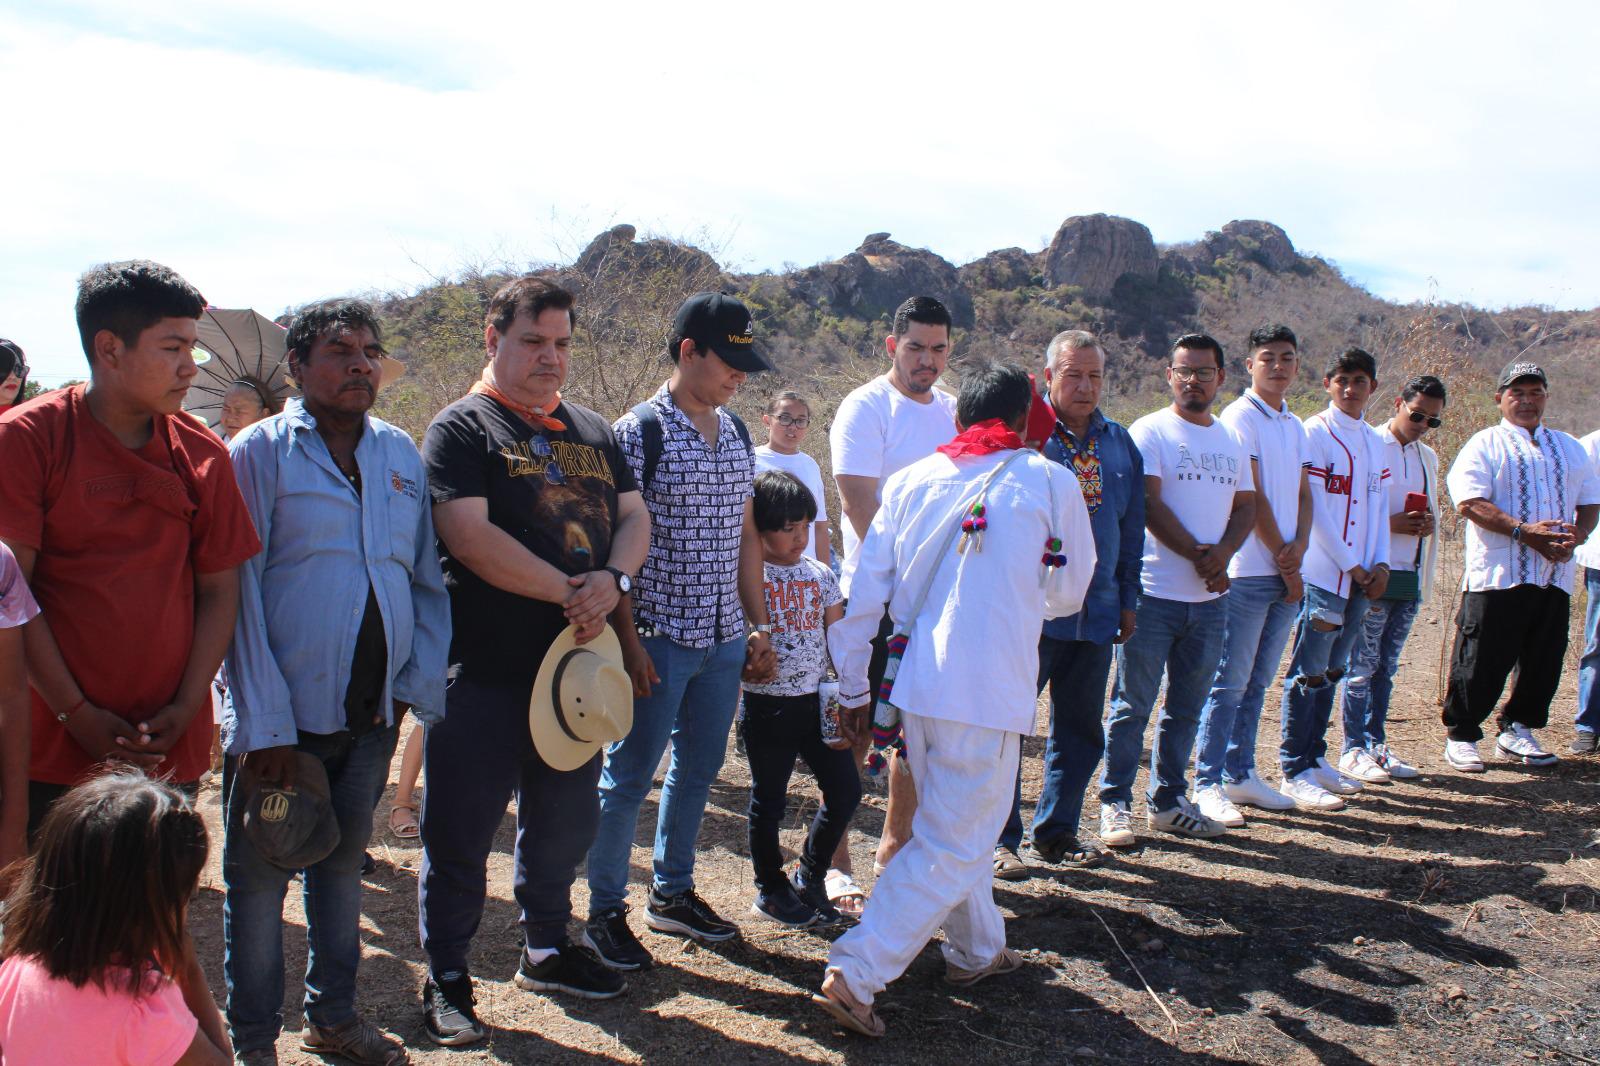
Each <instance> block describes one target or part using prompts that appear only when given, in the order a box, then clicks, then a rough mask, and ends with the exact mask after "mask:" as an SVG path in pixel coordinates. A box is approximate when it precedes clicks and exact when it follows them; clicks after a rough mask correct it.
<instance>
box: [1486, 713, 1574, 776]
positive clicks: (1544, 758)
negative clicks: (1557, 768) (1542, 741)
mask: <svg viewBox="0 0 1600 1066" xmlns="http://www.w3.org/2000/svg"><path fill="white" fill-rule="evenodd" d="M1494 746H1495V749H1496V750H1497V751H1499V752H1500V754H1501V755H1502V756H1504V757H1505V758H1507V759H1510V760H1511V761H1512V762H1520V763H1522V764H1523V765H1524V766H1554V765H1555V764H1556V763H1558V762H1560V761H1561V760H1560V759H1558V758H1556V757H1555V756H1554V755H1552V754H1550V753H1549V752H1548V751H1545V750H1544V748H1542V747H1541V746H1540V745H1539V741H1538V739H1537V738H1535V737H1534V735H1533V731H1532V730H1530V729H1529V728H1528V727H1527V726H1525V725H1523V724H1522V723H1521V722H1513V723H1511V728H1509V729H1507V730H1506V731H1505V732H1504V733H1501V734H1500V736H1499V738H1498V739H1496V740H1495V742H1494Z"/></svg>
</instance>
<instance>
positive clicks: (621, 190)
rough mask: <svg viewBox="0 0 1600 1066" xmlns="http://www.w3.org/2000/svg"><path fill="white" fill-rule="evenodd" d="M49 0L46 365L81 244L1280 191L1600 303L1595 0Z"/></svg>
mask: <svg viewBox="0 0 1600 1066" xmlns="http://www.w3.org/2000/svg"><path fill="white" fill-rule="evenodd" d="M54 11H55V12H56V13H54V14H51V15H49V16H44V15H34V16H31V17H27V16H22V15H20V14H16V13H11V14H4V13H0V93H3V94H4V96H5V98H6V99H7V100H8V118H7V142H8V156H9V161H8V165H7V167H6V168H5V172H4V173H3V174H0V205H3V206H0V220H3V225H0V229H3V231H4V233H5V237H6V250H7V253H8V254H7V256H6V257H5V261H4V262H3V263H0V334H4V335H9V336H12V337H15V338H16V339H18V340H19V341H21V342H22V343H23V344H24V346H25V347H27V348H28V350H29V353H30V358H31V359H32V361H33V362H34V363H35V365H36V366H37V367H38V368H39V370H40V371H41V372H42V373H43V374H45V375H48V376H56V377H59V376H65V375H69V374H77V373H80V372H81V366H82V363H81V355H80V354H78V352H77V348H76V336H75V331H74V330H73V327H72V321H71V303H72V291H73V279H74V277H75V276H76V274H77V273H78V272H79V271H81V270H82V269H83V268H84V267H86V266H88V265H89V264H91V263H93V262H97V261H101V260H105V259H111V258H120V257H128V256H147V257H150V258H155V259H159V260H161V261H164V262H168V263H170V264H171V265H173V266H175V267H177V268H178V269H179V270H181V271H183V272H184V273H185V274H186V275H188V276H189V277H190V278H192V279H193V280H194V281H195V282H196V283H197V284H198V285H199V286H200V287H201V289H202V290H203V291H204V292H205V293H206V294H207V296H208V297H209V298H210V299H211V300H212V301H213V302H215V303H218V304H221V305H228V306H239V305H253V306H256V307H258V308H261V309H262V310H265V311H268V312H276V311H279V310H281V309H282V308H283V307H284V306H286V305H290V304H296V303H300V302H303V301H305V300H307V299H311V298H315V297H317V296H322V295H327V294H330V293H336V292H346V291H353V290H366V289H373V288H380V289H382V288H395V287H405V286H412V285H416V284H419V283H421V282H423V281H424V280H426V278H427V276H428V272H429V271H433V272H444V271H448V270H450V269H452V268H454V267H455V266H457V265H458V264H459V263H460V262H462V261H464V260H467V259H472V258H481V257H490V258H510V259H513V260H518V261H522V260H528V259H542V258H550V257H556V256H559V255H561V254H563V253H565V254H570V253H571V252H573V251H575V250H576V247H577V246H580V245H581V244H582V242H583V241H584V240H586V239H587V238H588V236H589V235H591V234H592V233H594V232H596V231H598V230H599V229H601V228H603V227H604V226H606V225H609V224H611V223H612V222H615V221H629V222H634V223H636V224H638V225H640V226H641V228H644V229H656V230H661V231H666V232H671V233H690V232H698V231H701V230H707V231H709V232H710V233H711V234H713V242H714V243H716V244H720V245H721V248H720V252H721V254H722V256H723V257H724V258H725V259H726V260H729V261H731V262H732V263H734V264H736V265H738V266H739V267H741V268H745V269H762V268H777V267H779V266H781V265H782V264H783V263H785V262H797V263H802V264H803V263H810V262H815V261H817V260H820V259H825V258H832V257H834V256H837V255H840V254H843V253H844V252H846V251H848V250H849V249H850V248H852V247H854V246H855V244H856V243H857V242H858V241H859V239H860V238H861V237H862V236H863V235H864V234H866V233H868V232H871V231H875V230H889V231H891V232H893V233H894V234H895V236H896V237H897V238H899V239H900V240H903V241H905V242H907V243H910V244H916V245H925V246H928V247H931V248H933V249H934V250H936V251H938V252H940V253H941V254H943V255H945V256H946V257H948V258H950V259H952V260H955V261H957V262H960V261H964V260H966V259H970V258H972V257H975V256H977V255H981V254H983V253H984V252H986V251H989V250H990V249H993V248H997V247H1003V246H1007V245H1016V244H1020V245H1022V246H1024V247H1029V248H1036V247H1038V246H1039V245H1040V243H1041V242H1042V241H1043V240H1047V239H1048V237H1049V235H1050V233H1052V232H1053V231H1054V229H1055V228H1056V226H1057V225H1059V224H1060V222H1061V220H1062V219H1063V218H1065V217H1066V216H1068V215H1072V214H1082V213H1089V212H1094V211H1108V212H1112V213H1117V214H1124V215H1128V216H1130V217H1133V218H1137V219H1139V220H1140V221H1143V222H1145V223H1146V224H1147V225H1149V226H1150V227H1151V229H1152V230H1153V232H1154V233H1155V235H1156V238H1157V239H1158V240H1163V241H1177V240H1188V239H1193V238H1195V237H1198V236H1199V235H1200V234H1201V233H1203V232H1204V231H1205V230H1206V229H1211V228H1216V227H1218V226H1220V225H1221V224H1223V223H1224V222H1226V221H1228V220H1229V219H1232V218H1266V219H1270V220H1272V221H1274V222H1277V223H1279V224H1280V225H1282V226H1284V227H1285V229H1287V230H1288V232H1289V234H1290V236H1291V237H1292V238H1293V239H1294V240H1295V241H1296V243H1297V245H1298V246H1300V247H1301V248H1303V249H1306V250H1310V251H1315V252H1318V253H1321V254H1324V255H1327V256H1329V257H1330V258H1333V259H1335V260H1337V261H1339V262H1341V263H1342V264H1344V265H1345V266H1347V267H1350V268H1352V269H1353V271H1354V272H1356V273H1357V276H1358V277H1361V276H1365V277H1367V278H1368V279H1369V280H1370V283H1371V284H1373V286H1374V288H1375V289H1376V290H1377V291H1379V292H1380V293H1382V294H1383V295H1387V296H1393V297H1397V298H1402V299H1411V298H1417V297H1420V296H1422V295H1424V294H1425V292H1426V286H1427V284H1428V281H1427V279H1429V278H1436V279H1437V281H1438V284H1439V288H1440V292H1441V294H1442V295H1444V296H1446V297H1467V298H1471V299H1473V300H1475V301H1477V302H1480V303H1484V304H1490V305H1499V304H1507V303H1522V302H1529V301H1533V302H1545V303H1556V304H1562V305H1568V306H1590V305H1594V304H1597V303H1600V266H1597V265H1595V263H1594V262H1593V257H1592V254H1591V252H1590V249H1592V248H1593V247H1594V246H1595V244H1596V243H1597V239H1600V221H1596V220H1595V218H1594V214H1593V211H1592V192H1591V191H1590V190H1591V188H1592V185H1593V175H1594V174H1596V173H1600V148H1597V147H1596V146H1595V144H1594V143H1593V139H1592V138H1590V137H1588V130H1589V128H1590V126H1591V125H1592V116H1591V115H1590V114H1588V109H1589V107H1590V105H1591V104H1592V101H1593V100H1595V99H1597V98H1600V92H1597V89H1600V68H1597V67H1596V66H1595V65H1594V64H1593V63H1592V62H1591V61H1590V58H1591V56H1592V55H1593V54H1594V53H1595V52H1596V50H1597V47H1596V46H1597V45H1600V40H1597V23H1596V19H1595V17H1594V16H1593V15H1592V14H1591V13H1590V9H1589V8H1588V7H1586V6H1582V5H1579V4H1569V5H1540V6H1538V7H1534V8H1531V9H1529V10H1525V11H1518V12H1515V13H1508V12H1507V10H1506V9H1505V8H1504V7H1503V5H1501V6H1492V5H1489V4H1483V3H1474V4H1460V5H1454V6H1451V7H1448V8H1445V7H1437V6H1433V5H1428V6H1422V5H1417V6H1407V5H1394V4H1379V3H1365V4H1351V5H1341V6H1339V7H1337V8H1326V9H1306V10H1304V11H1302V10H1300V9H1291V8H1285V7H1284V6H1283V5H1270V4H1244V5H1239V4H1234V5H1226V6H1223V7H1217V6H1212V7H1210V8H1198V7H1196V6H1194V5H1185V4H1176V3H1171V4H1146V5H1139V6H1137V7H1132V8H1129V7H1121V8H1112V7H1110V6H1095V7H1089V6H1086V5H1053V6H1051V7H1049V8H1043V7H1041V8H1040V9H1039V10H1037V11H1023V10H1021V9H1019V8H1015V7H1013V8H1006V7H1001V6H995V7H992V8H990V9H984V10H978V11H975V10H974V9H973V8H972V7H971V5H955V4H915V5H913V4H908V3H895V4H878V5H872V4H861V3H855V4H843V3H837V2H834V3H827V2H824V3H817V4H813V5H811V6H809V7H807V8H804V9H794V8H768V7H762V6H760V5H739V6H733V5H727V6H725V7H721V8H717V7H713V6H709V5H695V6H693V7H692V8H690V7H682V6H678V7H674V6H668V5H660V4H646V3H635V2H629V3H615V4H608V5H604V6H594V5H587V6H578V5H571V6H569V7H567V8H564V9H560V10H551V9H549V8H547V7H546V6H544V5H540V6H537V7H534V6H530V7H528V8H525V9H524V8H515V9H508V8H507V6H506V5H502V4H495V3H489V2H487V0H458V2H456V3H452V4H447V5H437V4H434V5H423V4H411V5H392V4H386V5H380V4H376V3H370V2H361V3H351V4H343V3H341V4H327V3H325V2H310V0H288V2H283V3H277V4H274V5H272V6H270V7H269V6H266V5H263V4H259V3H251V2H244V0H213V2H208V3H203V4H202V3H199V2H198V0H185V2H182V3H173V4H166V5H156V6H154V7H152V6H151V5H143V6H140V7H136V8H130V7H128V6H127V5H124V4H111V3H107V2H101V0H92V2H88V3H78V4H74V5H72V6H70V7H67V8H56V9H54ZM62 11H65V12H66V13H65V14H62V13H61V12H62ZM1512 17H1515V18H1516V19H1517V21H1507V20H1508V19H1509V18H1512ZM1352 264H1371V266H1370V267H1369V268H1368V271H1367V272H1366V274H1365V275H1363V274H1362V273H1361V272H1360V270H1359V269H1357V268H1354V267H1352Z"/></svg>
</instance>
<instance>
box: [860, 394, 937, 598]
mask: <svg viewBox="0 0 1600 1066" xmlns="http://www.w3.org/2000/svg"><path fill="white" fill-rule="evenodd" d="M929 395H931V396H932V397H933V399H932V401H931V402H929V403H918V402H917V401H915V400H913V399H911V398H910V397H909V396H906V395H905V394H904V393H902V392H901V391H900V390H899V389H897V388H895V387H894V384H893V382H891V381H890V380H889V378H888V376H887V375H882V376H879V377H875V378H873V379H872V380H871V381H869V382H867V383H866V384H865V385H862V386H861V387H860V388H858V389H856V390H855V391H854V392H852V393H850V395H848V396H846V397H845V398H844V402H843V403H841V404H839V410H838V411H836V412H835V413H834V416H833V425H832V426H830V427H829V429H828V442H829V444H830V445H831V446H832V449H833V476H834V477H838V476H839V475H841V474H843V475H846V476H850V477H872V478H877V479H878V500H879V501H880V502H882V500H883V486H884V483H885V482H887V481H888V480H889V477H890V475H892V474H894V473H895V472H896V471H899V470H903V469H905V468H906V467H908V466H910V465H911V464H912V463H914V462H916V461H917V460H919V459H926V458H927V457H928V456H930V455H932V454H933V451H934V449H935V448H937V447H939V445H941V444H948V443H950V438H951V437H954V436H955V435H956V398H955V397H954V396H951V395H950V394H949V393H948V392H941V391H940V390H939V389H934V390H933V391H932V392H931V393H930V394H929ZM839 526H840V535H841V537H842V539H843V543H844V568H843V569H842V570H841V571H840V575H839V584H840V587H841V588H843V589H844V594H845V595H846V596H849V595H850V579H851V576H852V575H853V574H854V573H855V570H856V558H857V556H858V555H859V554H860V551H861V538H859V537H857V536H856V531H855V527H854V526H852V525H851V524H850V520H849V519H848V518H846V519H845V520H844V521H842V522H840V523H839Z"/></svg>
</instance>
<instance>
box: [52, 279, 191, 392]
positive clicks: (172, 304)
mask: <svg viewBox="0 0 1600 1066" xmlns="http://www.w3.org/2000/svg"><path fill="white" fill-rule="evenodd" d="M205 309H206V298H205V297H204V296H201V295H200V290H199V289H197V288H195V287H194V286H193V285H190V284H189V283H188V282H187V281H185V280H183V278H182V277H181V276H179V274H178V272H177V271H175V270H173V269H172V268H171V267H165V266H162V265H161V264H160V263H152V262H150V261H149V260H148V259H129V260H125V261H123V262H120V263H101V264H100V265H99V266H96V267H91V268H90V269H89V270H88V271H87V272H86V273H85V274H84V275H83V276H82V277H81V278H79V279H78V303H77V308H76V314H77V318H78V339H79V340H80V341H82V343H83V354H84V355H85V356H87V357H88V359H89V365H90V366H93V365H94V338H95V334H97V333H99V332H100V331H101V330H110V331H111V332H112V333H113V334H115V335H116V337H117V339H118V340H120V341H122V343H123V344H126V345H127V346H128V347H130V348H131V347H133V346H134V345H136V344H138V343H139V334H141V333H143V332H144V331H145V330H147V329H149V328H150V327H151V326H153V325H155V324H156V323H157V322H160V321H161V320H162V319H163V318H195V319H197V318H199V317H200V314H201V312H203V311H204V310H205Z"/></svg>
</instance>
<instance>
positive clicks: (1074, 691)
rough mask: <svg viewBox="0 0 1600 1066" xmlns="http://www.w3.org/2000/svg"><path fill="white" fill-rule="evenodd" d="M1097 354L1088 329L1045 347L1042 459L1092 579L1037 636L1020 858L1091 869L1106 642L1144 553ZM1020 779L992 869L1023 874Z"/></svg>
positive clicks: (1120, 631)
mask: <svg viewBox="0 0 1600 1066" xmlns="http://www.w3.org/2000/svg"><path fill="white" fill-rule="evenodd" d="M1105 367H1106V353H1105V350H1104V349H1102V348H1101V347H1100V343H1099V342H1098V341H1097V340H1095V337H1094V335H1093V334H1092V333H1088V332H1085V331H1084V330H1079V329H1073V330H1068V331H1066V332H1065V333H1060V334H1057V335H1056V337H1055V338H1054V339H1052V340H1051V341H1050V346H1049V348H1047V349H1046V350H1045V371H1044V378H1045V383H1046V385H1047V386H1048V388H1049V393H1050V405H1051V406H1052V407H1054V408H1055V412H1056V417H1057V419H1058V422H1057V423H1056V427H1055V432H1054V434H1053V435H1052V436H1051V439H1050V440H1048V441H1046V442H1045V446H1044V454H1045V456H1046V457H1047V458H1050V459H1054V460H1055V461H1056V462H1058V463H1061V464H1062V465H1063V466H1066V467H1067V468H1069V469H1070V470H1071V471H1072V472H1073V473H1074V474H1076V475H1077V478H1078V484H1079V486H1080V487H1081V488H1082V489H1083V502H1084V503H1085V504H1086V505H1087V506H1088V508H1089V525H1090V528H1091V529H1093V531H1094V546H1095V552H1096V560H1095V567H1094V577H1093V578H1091V579H1090V582H1089V591H1088V594H1087V595H1086V597H1085V598H1084V603H1083V610H1081V611H1079V612H1078V613H1077V614H1075V615H1072V616H1071V617H1069V618H1054V619H1051V620H1050V621H1047V622H1046V623H1045V624H1044V634H1043V636H1041V637H1040V639H1039V688H1040V689H1043V688H1044V686H1045V684H1046V683H1047V682H1048V683H1049V685H1050V736H1049V739H1048V740H1047V741H1046V743H1045V749H1044V785H1043V787H1042V788H1041V789H1040V791H1039V805H1038V807H1037V808H1036V809H1035V811H1034V817H1033V842H1032V847H1031V849H1030V854H1029V858H1032V859H1036V860H1038V861H1040V862H1045V863H1050V864H1052V865H1054V864H1056V863H1068V864H1071V865H1075V866H1080V867H1083V866H1094V865H1097V864H1098V863H1099V862H1100V861H1101V859H1102V858H1103V856H1104V854H1105V853H1104V851H1103V850H1102V849H1101V848H1100V847H1099V845H1098V844H1095V843H1093V842H1091V841H1080V840H1079V839H1078V819H1079V817H1080V816H1081V815H1082V814H1083V795H1084V789H1086V788H1087V787H1088V786H1089V779H1090V778H1091V777H1093V776H1094V771H1095V767H1097V766H1098V765H1099V764H1100V753H1101V751H1102V750H1103V749H1104V747H1105V734H1104V732H1103V731H1102V728H1101V724H1100V722H1101V717H1102V715H1103V712H1104V709H1105V691H1106V678H1107V677H1108V676H1109V675H1110V673H1111V656H1112V648H1113V646H1114V645H1117V644H1121V643H1123V642H1124V641H1126V640H1127V639H1128V638H1129V637H1130V636H1132V635H1133V626H1134V607H1135V605H1136V604H1137V603H1138V600H1139V570H1140V566H1141V557H1142V556H1143V554H1144V460H1143V459H1141V458H1140V457H1139V449H1138V448H1137V447H1136V446H1135V445H1134V443H1133V439H1132V438H1131V437H1129V436H1128V431H1127V430H1126V429H1124V428H1123V427H1122V426H1121V425H1119V424H1118V423H1116V422H1113V421H1111V420H1110V419H1108V418H1106V416H1105V415H1103V414H1101V413H1100V393H1101V390H1102V389H1103V388H1104V387H1105ZM1021 785H1022V782H1021V777H1020V775H1019V776H1018V781H1017V798H1016V800H1015V802H1014V803H1013V804H1012V807H1011V818H1010V820H1009V821H1008V822H1006V827H1005V830H1004V831H1003V832H1002V833H1001V834H1000V843H999V845H998V846H997V847H996V849H995V872H996V874H997V875H999V876H1002V877H1008V876H1009V877H1015V876H1017V873H1016V872H1013V871H1017V872H1020V873H1021V874H1023V875H1025V874H1026V867H1023V866H1022V865H1021V862H1020V860H1018V858H1017V848H1018V847H1019V845H1021V843H1022V787H1021Z"/></svg>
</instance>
